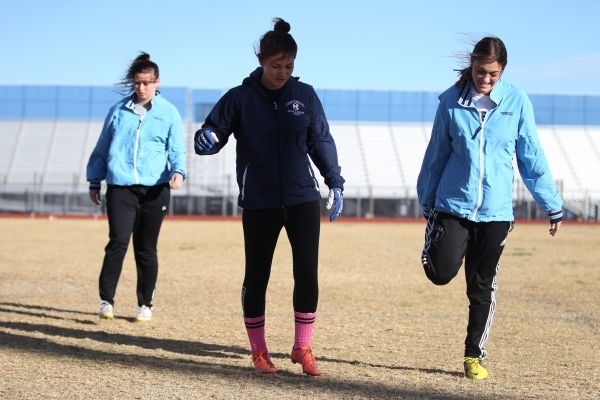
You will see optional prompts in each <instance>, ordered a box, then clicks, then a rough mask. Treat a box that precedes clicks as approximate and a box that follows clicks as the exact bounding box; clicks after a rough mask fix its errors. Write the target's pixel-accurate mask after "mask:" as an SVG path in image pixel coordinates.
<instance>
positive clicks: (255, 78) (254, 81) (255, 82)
mask: <svg viewBox="0 0 600 400" xmlns="http://www.w3.org/2000/svg"><path fill="white" fill-rule="evenodd" d="M262 74H263V67H258V68H256V69H255V70H254V71H252V73H251V74H250V76H248V77H247V78H245V79H244V81H243V82H242V84H243V85H249V86H250V87H252V88H253V89H254V90H256V91H257V92H258V93H260V94H261V95H262V96H263V97H265V98H267V99H268V98H269V97H268V95H267V90H269V89H267V88H266V87H264V86H263V85H262V83H260V78H261V77H262ZM299 79H300V78H298V77H295V76H290V77H289V78H288V80H287V81H286V82H285V84H284V85H283V87H282V89H283V90H282V91H281V96H284V95H285V94H286V93H287V92H288V91H289V90H290V89H291V87H292V86H293V85H294V84H295V83H296V82H297V81H298V80H299Z"/></svg>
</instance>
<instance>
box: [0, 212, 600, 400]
mask: <svg viewBox="0 0 600 400" xmlns="http://www.w3.org/2000/svg"><path fill="white" fill-rule="evenodd" d="M423 229H424V225H423V224H422V223H357V222H348V221H347V220H346V221H344V220H342V221H340V222H335V223H333V224H331V223H328V222H327V223H325V222H324V223H323V225H322V231H321V253H320V254H321V256H320V293H321V295H320V302H319V314H318V317H317V322H316V326H315V331H314V335H313V350H314V353H315V355H316V356H317V359H318V361H319V363H320V366H321V368H322V369H323V371H324V374H323V375H322V376H321V377H318V378H314V377H308V376H303V375H302V374H301V367H300V366H299V365H293V364H292V363H291V362H290V360H289V352H290V350H291V346H292V342H293V331H294V322H293V321H294V319H293V311H292V303H291V299H292V285H293V282H292V273H291V252H290V249H289V244H288V242H287V238H286V236H285V233H282V235H281V237H280V242H279V245H278V247H277V250H276V254H275V259H274V265H273V273H272V276H271V281H270V285H269V290H268V293H267V327H266V329H267V341H268V343H269V350H270V352H271V354H272V356H273V361H274V362H275V364H276V365H277V367H278V368H279V370H280V372H279V373H278V374H277V375H276V376H256V375H255V374H253V368H252V364H251V359H250V352H249V345H248V340H247V337H246V333H245V329H244V324H243V320H242V317H241V305H240V289H241V283H242V279H243V270H244V251H243V240H242V239H243V238H242V230H241V222H240V221H180V220H167V221H165V223H164V225H163V230H162V232H161V237H160V240H159V258H160V271H159V281H158V287H157V293H156V298H155V317H154V319H153V320H152V321H151V322H150V323H147V324H143V323H134V322H133V316H134V311H135V309H136V307H137V301H136V297H135V280H136V277H135V266H134V263H133V255H132V253H131V251H129V252H128V255H127V258H126V261H125V266H124V269H123V274H122V276H121V280H120V282H119V287H118V291H117V296H116V299H115V300H116V305H115V315H116V318H115V320H113V321H104V320H100V319H99V318H98V317H97V315H96V312H97V309H98V294H97V280H98V274H99V270H100V265H101V262H102V257H103V252H104V246H105V245H106V242H107V233H108V228H107V222H106V220H92V219H87V220H67V219H65V220H63V219H54V220H48V219H33V220H32V219H11V218H2V219H0V371H1V379H0V398H2V399H37V398H61V399H65V398H68V399H71V398H73V399H121V398H123V399H194V398H199V399H202V398H216V399H271V398H281V399H325V398H344V399H368V398H401V399H448V400H450V399H561V400H564V399H598V398H600V395H599V393H600V290H599V288H600V268H599V267H598V260H599V258H600V257H599V256H600V246H599V244H600V225H585V224H569V223H566V224H565V225H563V229H561V231H560V232H559V234H558V235H557V237H555V238H551V237H550V236H549V235H548V226H547V224H524V223H517V225H516V227H515V230H514V231H513V232H512V233H510V235H509V238H508V243H507V247H506V250H505V252H504V255H503V257H502V260H501V267H500V273H499V275H498V287H499V289H498V292H497V300H498V305H497V310H496V316H495V318H494V325H493V327H492V330H491V335H490V339H489V341H488V342H487V345H486V349H487V350H488V352H489V355H488V358H487V359H486V360H485V365H486V367H487V368H488V371H489V372H490V378H489V379H488V380H486V381H481V382H475V381H471V380H468V379H466V378H464V376H463V373H462V364H461V363H460V361H459V360H460V359H461V357H462V355H463V341H464V335H465V332H466V318H467V298H466V295H465V293H464V292H465V283H464V277H463V275H462V272H461V273H460V274H459V276H458V277H457V278H456V279H455V280H454V281H453V282H451V283H450V284H449V285H447V286H443V287H438V286H434V285H433V284H431V283H430V282H429V281H428V280H427V279H426V277H425V275H424V273H423V271H422V267H421V265H420V252H421V248H422V239H423Z"/></svg>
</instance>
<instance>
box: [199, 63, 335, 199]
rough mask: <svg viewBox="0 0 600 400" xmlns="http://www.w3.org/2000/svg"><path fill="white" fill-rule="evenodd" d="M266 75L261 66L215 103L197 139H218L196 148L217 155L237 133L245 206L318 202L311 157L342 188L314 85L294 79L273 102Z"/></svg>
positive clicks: (329, 180) (331, 185) (328, 179)
mask: <svg viewBox="0 0 600 400" xmlns="http://www.w3.org/2000/svg"><path fill="white" fill-rule="evenodd" d="M262 73H263V69H262V67H259V68H257V69H256V70H255V71H254V72H252V74H250V76H249V77H248V78H246V79H244V81H243V83H242V85H240V86H238V87H235V88H233V89H231V90H229V91H228V92H227V93H226V94H225V95H224V96H223V97H222V98H221V99H220V100H219V101H218V102H217V104H216V105H215V107H214V108H213V109H212V111H211V112H210V114H209V115H208V117H206V121H205V123H204V124H203V125H202V128H201V129H200V130H198V132H196V135H195V138H194V140H195V139H196V138H197V137H198V135H199V134H200V133H201V132H203V131H205V130H210V131H212V132H215V133H216V135H217V136H218V138H219V141H218V142H217V143H215V145H214V146H213V147H212V148H211V149H210V150H208V151H200V150H198V148H197V147H196V146H194V147H195V148H196V154H199V155H209V154H215V153H218V152H219V151H220V150H221V149H222V148H223V146H225V144H227V141H228V140H229V136H230V135H231V134H232V133H233V136H234V137H235V138H236V140H237V148H236V152H237V159H236V174H237V183H238V186H239V189H240V194H239V197H238V205H239V206H240V207H241V208H248V209H260V208H276V207H289V206H292V205H295V204H300V203H305V202H309V201H314V200H319V199H320V198H321V195H320V192H319V184H318V182H317V179H316V178H315V175H314V172H313V170H312V168H311V165H310V162H309V160H308V157H309V156H310V158H311V159H312V161H313V163H314V164H315V166H316V167H317V168H318V169H319V172H320V173H321V175H322V176H323V178H324V179H325V184H326V185H327V186H328V187H329V188H330V189H331V188H341V189H343V184H344V178H342V177H341V175H340V171H341V168H340V166H339V165H338V157H337V150H336V147H335V142H334V141H333V137H332V136H331V134H330V132H329V124H328V123H327V119H326V118H325V113H324V111H323V106H322V105H321V102H320V101H319V98H318V97H317V94H316V93H315V91H314V89H313V88H312V86H310V85H307V84H305V83H301V82H299V81H298V78H294V77H290V78H289V79H288V80H287V82H286V83H285V85H284V86H283V89H282V91H281V94H280V97H279V101H278V102H276V103H273V102H272V101H271V100H269V94H268V91H267V89H266V88H265V87H264V86H263V85H262V84H261V83H260V78H261V76H262Z"/></svg>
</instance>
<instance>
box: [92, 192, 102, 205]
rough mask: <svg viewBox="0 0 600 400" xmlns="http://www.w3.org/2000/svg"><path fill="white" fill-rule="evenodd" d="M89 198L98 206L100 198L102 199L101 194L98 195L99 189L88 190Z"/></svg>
mask: <svg viewBox="0 0 600 400" xmlns="http://www.w3.org/2000/svg"><path fill="white" fill-rule="evenodd" d="M90 199H91V200H92V201H93V202H94V204H96V205H97V206H99V205H100V200H102V196H100V191H99V190H90Z"/></svg>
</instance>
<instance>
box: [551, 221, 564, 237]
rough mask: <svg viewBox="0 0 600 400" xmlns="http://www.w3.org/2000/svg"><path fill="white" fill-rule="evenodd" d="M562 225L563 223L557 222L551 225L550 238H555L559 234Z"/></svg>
mask: <svg viewBox="0 0 600 400" xmlns="http://www.w3.org/2000/svg"><path fill="white" fill-rule="evenodd" d="M561 223H562V221H560V222H557V223H555V224H550V236H554V235H556V234H557V233H558V230H559V229H560V224H561Z"/></svg>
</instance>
